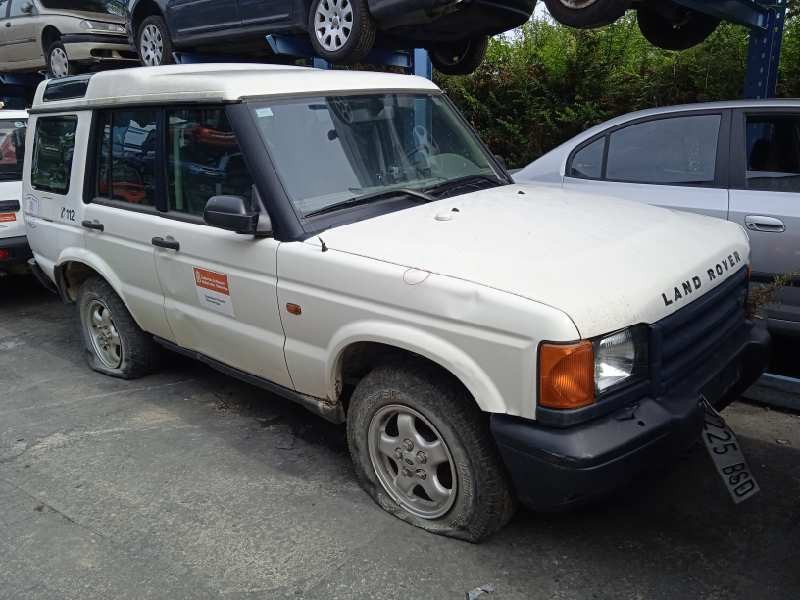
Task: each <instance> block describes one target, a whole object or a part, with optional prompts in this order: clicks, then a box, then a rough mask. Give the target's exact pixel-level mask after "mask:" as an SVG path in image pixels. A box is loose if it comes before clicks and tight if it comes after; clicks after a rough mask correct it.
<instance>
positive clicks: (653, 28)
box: [637, 8, 720, 50]
mask: <svg viewBox="0 0 800 600" xmlns="http://www.w3.org/2000/svg"><path fill="white" fill-rule="evenodd" d="M637 21H638V23H639V31H641V32H642V35H643V36H644V38H645V39H646V40H647V41H648V42H650V43H651V44H653V45H654V46H657V47H659V48H664V49H665V50H687V49H688V48H691V47H692V46H696V45H697V44H699V43H700V42H702V41H704V40H705V39H706V38H707V37H708V36H710V35H711V34H712V33H714V30H715V29H716V28H717V26H718V25H719V23H720V20H719V19H718V18H716V17H712V16H711V15H707V14H704V13H701V12H697V11H696V10H689V9H686V10H685V11H681V12H680V16H679V17H677V20H670V19H667V18H665V17H664V16H663V15H662V14H659V13H658V12H656V11H654V10H651V9H647V8H640V9H638V11H637Z"/></svg>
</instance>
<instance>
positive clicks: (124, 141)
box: [97, 109, 158, 206]
mask: <svg viewBox="0 0 800 600" xmlns="http://www.w3.org/2000/svg"><path fill="white" fill-rule="evenodd" d="M101 118H102V119H103V121H102V129H101V134H100V148H99V157H98V175H97V195H98V196H101V197H103V198H110V199H112V200H119V201H121V202H128V203H130V204H138V205H141V206H155V205H156V184H155V179H156V177H155V173H156V148H157V146H158V133H157V123H158V111H155V110H150V109H137V110H118V111H109V112H106V113H104V114H103V115H102V116H101Z"/></svg>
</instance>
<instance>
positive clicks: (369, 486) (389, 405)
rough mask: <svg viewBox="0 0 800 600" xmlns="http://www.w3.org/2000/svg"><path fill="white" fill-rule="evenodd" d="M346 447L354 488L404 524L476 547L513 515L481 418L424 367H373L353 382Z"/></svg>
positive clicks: (444, 377)
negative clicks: (357, 485)
mask: <svg viewBox="0 0 800 600" xmlns="http://www.w3.org/2000/svg"><path fill="white" fill-rule="evenodd" d="M347 441H348V446H349V448H350V455H351V457H352V459H353V463H354V464H355V469H356V475H357V477H358V480H359V483H360V484H361V486H362V487H363V488H364V489H365V490H366V491H367V493H369V495H370V496H372V498H373V499H374V500H375V502H377V504H378V505H379V506H381V507H382V508H383V509H384V510H386V511H387V512H389V513H391V514H393V515H394V516H396V517H397V518H399V519H401V520H403V521H406V522H408V523H411V524H412V525H415V526H417V527H421V528H422V529H425V530H427V531H430V532H432V533H436V534H439V535H446V536H450V537H454V538H460V539H464V540H467V541H470V542H478V541H480V540H482V539H483V538H485V537H487V536H489V535H491V534H492V533H494V532H496V531H498V530H500V529H501V528H502V527H503V526H504V525H505V524H506V523H508V521H509V520H510V519H511V517H512V516H513V515H514V512H515V510H516V500H515V498H514V496H513V493H512V489H511V484H510V483H509V479H508V476H507V474H506V471H505V467H504V465H503V464H502V462H501V460H500V456H499V454H498V451H497V448H496V446H495V444H494V440H493V439H492V437H491V434H490V432H489V425H488V419H487V418H486V415H484V414H483V413H482V412H481V411H480V409H479V408H478V407H477V406H476V404H475V402H474V401H473V399H472V397H471V396H470V395H469V393H468V392H467V391H466V390H465V389H464V388H463V386H462V385H461V384H460V383H459V382H458V381H457V380H456V379H455V378H454V377H452V376H451V375H449V374H448V373H445V372H442V371H440V370H438V369H437V368H435V367H433V366H431V365H429V364H427V363H425V362H422V361H407V362H404V363H401V364H399V365H393V366H388V365H387V366H382V367H377V368H376V369H374V370H373V371H371V372H370V373H368V374H367V375H366V376H365V377H364V378H363V379H362V380H361V381H360V382H359V384H358V386H357V387H356V389H355V391H354V392H353V396H352V398H351V400H350V406H349V410H348V414H347Z"/></svg>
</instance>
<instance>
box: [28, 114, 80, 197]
mask: <svg viewBox="0 0 800 600" xmlns="http://www.w3.org/2000/svg"><path fill="white" fill-rule="evenodd" d="M77 126H78V117H76V116H63V117H39V118H38V119H37V120H36V133H35V135H34V140H33V162H32V165H31V186H33V188H34V189H37V190H42V191H45V192H53V193H54V194H62V195H64V194H66V193H68V192H69V183H70V176H71V174H72V158H73V155H74V154H75V130H76V128H77Z"/></svg>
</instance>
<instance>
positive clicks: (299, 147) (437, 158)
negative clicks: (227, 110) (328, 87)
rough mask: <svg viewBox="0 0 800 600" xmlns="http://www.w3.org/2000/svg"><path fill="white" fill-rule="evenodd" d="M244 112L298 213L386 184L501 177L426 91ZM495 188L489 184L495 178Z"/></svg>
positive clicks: (422, 187) (262, 106) (375, 191)
mask: <svg viewBox="0 0 800 600" xmlns="http://www.w3.org/2000/svg"><path fill="white" fill-rule="evenodd" d="M252 111H253V114H254V115H255V117H256V122H257V123H258V129H259V132H260V134H261V137H262V138H263V139H264V141H265V143H266V144H267V147H268V148H269V150H270V154H271V156H272V158H273V161H274V162H275V166H276V168H277V170H278V175H279V177H280V179H281V182H282V184H283V186H284V188H285V189H286V192H287V193H288V194H289V197H290V199H291V201H292V203H293V204H294V207H295V209H296V210H297V212H298V213H299V214H301V215H302V216H304V217H305V216H309V215H311V214H312V213H320V212H324V210H321V209H325V207H333V206H334V205H339V204H343V206H344V205H345V204H347V202H348V201H349V200H352V199H356V198H358V197H364V199H365V200H369V199H371V198H372V197H373V196H374V197H375V198H374V200H370V201H375V202H378V201H380V200H382V199H383V200H385V199H386V196H384V195H382V194H381V192H384V191H386V192H390V191H391V190H392V189H397V190H398V191H400V190H417V191H426V190H430V189H433V188H439V187H441V186H442V184H445V183H446V182H448V181H451V180H461V179H463V178H465V177H469V176H475V177H476V178H480V177H481V176H482V177H484V178H488V180H489V182H490V184H492V182H495V180H501V181H502V182H503V183H504V182H505V175H504V174H502V173H500V172H498V171H496V170H495V168H494V166H493V162H492V159H491V157H490V156H489V155H488V154H487V153H486V151H485V150H484V149H483V147H482V145H481V144H480V142H479V141H478V140H477V138H476V137H475V136H474V134H473V133H472V132H471V131H470V130H469V129H468V128H467V127H466V126H465V125H464V123H463V122H462V121H461V119H460V117H459V116H458V114H457V113H456V112H455V111H454V110H453V109H452V108H451V107H450V105H449V104H448V102H447V101H446V100H445V99H444V98H442V97H441V96H438V95H430V94H423V93H420V94H414V93H408V94H396V93H394V94H393V93H388V94H368V95H365V94H360V95H352V96H329V97H314V98H309V97H304V98H301V99H294V100H281V101H272V102H258V103H253V104H252ZM495 185H496V183H495Z"/></svg>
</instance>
